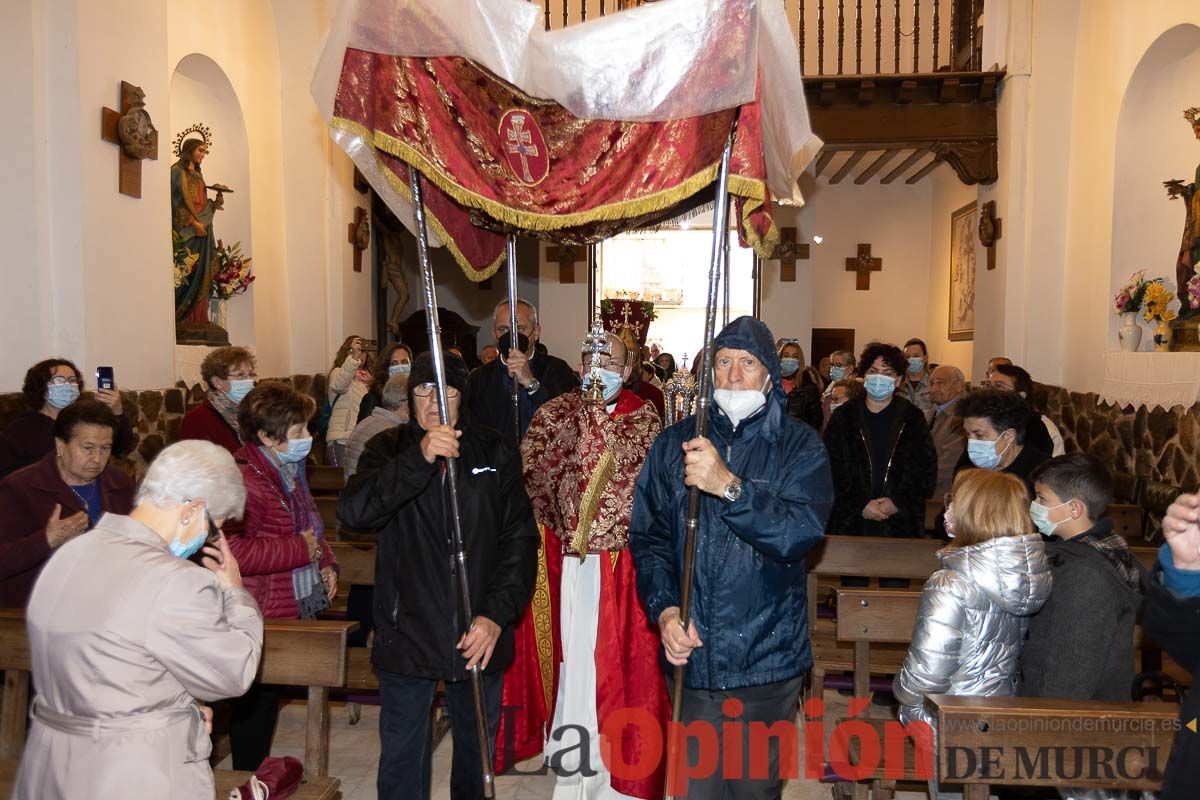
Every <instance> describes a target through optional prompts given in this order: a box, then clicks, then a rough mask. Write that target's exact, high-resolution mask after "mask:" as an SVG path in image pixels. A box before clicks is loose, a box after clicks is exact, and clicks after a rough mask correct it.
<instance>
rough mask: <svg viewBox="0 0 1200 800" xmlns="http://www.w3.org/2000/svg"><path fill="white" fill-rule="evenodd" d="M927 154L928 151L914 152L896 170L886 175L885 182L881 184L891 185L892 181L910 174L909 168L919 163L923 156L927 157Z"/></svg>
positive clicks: (882, 181)
mask: <svg viewBox="0 0 1200 800" xmlns="http://www.w3.org/2000/svg"><path fill="white" fill-rule="evenodd" d="M927 152H928V151H926V150H914V151H913V152H912V154H911V155H909V157H908V158H906V159H904V160H903V161H901V162H900V166H898V167H896V168H895V169H894V170H892V171H891V172H889V173H888V174H887V175H884V176H883V180H881V181H880V183H885V184H886V183H891V182H892V181H894V180H896V178H899V177H900V176H901V175H903V174H904V173H905V172H908V168H909V167H911V166H912V165H913V164H915V163H917V162H918V161H920V160H921V156H923V155H925V154H926V153H927Z"/></svg>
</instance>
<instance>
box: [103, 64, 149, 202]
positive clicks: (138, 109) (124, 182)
mask: <svg viewBox="0 0 1200 800" xmlns="http://www.w3.org/2000/svg"><path fill="white" fill-rule="evenodd" d="M120 108H121V110H120V111H113V110H112V109H111V108H101V109H100V138H102V139H103V140H104V141H106V142H111V143H112V144H115V145H116V146H117V153H118V155H117V157H118V159H119V161H118V162H117V164H118V165H117V174H118V176H119V177H118V182H117V189H118V191H120V192H121V194H124V195H129V196H130V197H138V198H140V197H141V196H142V159H144V158H149V159H153V160H154V161H157V160H158V131H157V130H156V129H155V128H154V123H153V122H151V120H150V114H149V113H148V112H147V111H146V93H145V92H143V91H142V87H140V86H134V85H133V84H132V83H128V82H127V81H121V106H120Z"/></svg>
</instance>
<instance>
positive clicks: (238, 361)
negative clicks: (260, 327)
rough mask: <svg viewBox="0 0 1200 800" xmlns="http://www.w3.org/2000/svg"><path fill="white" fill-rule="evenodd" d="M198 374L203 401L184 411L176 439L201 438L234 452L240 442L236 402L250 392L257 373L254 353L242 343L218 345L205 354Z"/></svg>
mask: <svg viewBox="0 0 1200 800" xmlns="http://www.w3.org/2000/svg"><path fill="white" fill-rule="evenodd" d="M200 377H201V378H202V379H203V381H204V386H205V388H206V389H207V390H208V393H207V394H206V395H205V397H204V402H203V403H201V404H200V405H198V406H196V407H195V408H193V409H192V410H191V411H189V412H187V413H186V414H184V415H183V422H182V423H181V424H180V426H179V439H180V441H182V440H184V439H203V440H204V441H206V442H212V443H213V444H218V445H220V446H221V447H224V448H225V449H226V450H228V451H229V452H231V453H236V452H237V451H238V449H239V448H240V447H241V446H242V441H243V440H242V438H241V433H240V432H239V430H238V428H239V427H240V424H239V423H238V419H237V413H238V403H240V402H242V398H244V397H245V396H246V395H248V394H250V390H251V389H253V388H254V381H255V380H256V379H257V378H258V374H257V373H256V372H255V371H254V354H253V353H251V352H250V351H249V350H247V349H246V348H244V347H218V348H217V349H216V350H213V351H212V352H211V353H209V354H208V355H206V356H205V357H204V361H203V362H202V363H201V364H200Z"/></svg>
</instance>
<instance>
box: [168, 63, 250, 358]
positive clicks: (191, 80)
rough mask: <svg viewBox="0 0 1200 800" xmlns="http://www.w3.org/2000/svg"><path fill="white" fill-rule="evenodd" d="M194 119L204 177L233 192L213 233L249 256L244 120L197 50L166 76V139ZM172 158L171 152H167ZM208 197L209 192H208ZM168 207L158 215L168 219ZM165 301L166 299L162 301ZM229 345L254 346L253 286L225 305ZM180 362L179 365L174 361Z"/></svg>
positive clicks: (219, 75) (224, 80) (226, 85)
mask: <svg viewBox="0 0 1200 800" xmlns="http://www.w3.org/2000/svg"><path fill="white" fill-rule="evenodd" d="M197 122H200V123H203V124H205V125H207V126H208V128H209V129H210V130H211V131H212V138H213V145H212V149H211V150H210V151H209V154H208V157H207V158H206V159H205V160H204V167H203V169H204V178H205V181H206V182H207V183H208V184H209V185H212V184H214V183H222V184H224V185H226V186H228V187H230V188H231V189H233V190H234V192H233V193H232V194H227V195H225V208H224V210H222V211H219V212H217V215H216V217H215V218H214V220H213V229H214V231H215V232H216V236H217V238H218V239H220V240H221V241H222V242H224V243H225V244H232V243H233V242H241V243H242V252H243V253H245V254H246V255H247V256H250V257H253V256H254V243H253V241H252V240H251V236H250V202H251V198H250V147H249V143H248V140H247V137H246V122H245V119H244V118H243V116H242V106H241V103H239V102H238V97H237V93H236V92H235V91H234V90H233V84H231V83H230V82H229V78H228V76H226V75H225V72H224V71H223V70H222V69H221V67H220V66H219V65H218V64H217V62H215V61H213V60H212V59H211V58H209V57H208V56H205V55H201V54H200V53H192V54H190V55H188V56H185V57H184V58H182V59H181V60H180V61H179V64H178V65H177V66H176V67H175V72H174V74H173V75H172V77H171V111H170V131H169V134H168V137H167V141H168V143H171V142H174V139H175V136H176V134H178V133H179V131H182V130H183V129H184V128H187V127H189V126H191V125H193V124H195V123H197ZM170 157H171V160H172V162H174V160H175V155H174V153H171V154H170ZM210 196H211V195H210ZM169 218H170V217H169V209H168V210H166V211H164V214H163V219H164V220H167V219H169ZM167 302H170V301H167ZM227 309H228V331H229V341H230V343H231V344H236V345H243V346H249V347H253V346H254V287H253V286H251V287H250V290H249V291H248V292H246V293H245V294H243V295H239V296H237V297H235V298H233V299H232V300H230V301H229V303H228V304H227ZM180 366H182V365H180Z"/></svg>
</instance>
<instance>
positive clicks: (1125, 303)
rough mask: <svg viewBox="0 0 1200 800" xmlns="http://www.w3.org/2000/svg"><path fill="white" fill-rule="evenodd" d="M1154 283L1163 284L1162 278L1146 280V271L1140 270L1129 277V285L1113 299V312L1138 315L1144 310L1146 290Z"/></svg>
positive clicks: (1123, 287) (1122, 288)
mask: <svg viewBox="0 0 1200 800" xmlns="http://www.w3.org/2000/svg"><path fill="white" fill-rule="evenodd" d="M1152 283H1160V284H1161V283H1162V278H1154V279H1153V280H1146V270H1144V269H1143V270H1138V271H1137V272H1135V273H1133V274H1132V275H1130V276H1129V283H1127V284H1125V285H1124V286H1122V287H1121V291H1119V292H1117V296H1116V297H1114V298H1113V311H1114V312H1115V313H1117V314H1128V313H1136V312H1138V311H1141V310H1142V304H1143V302H1144V301H1145V299H1146V290H1147V289H1148V288H1149V287H1150V284H1152Z"/></svg>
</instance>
